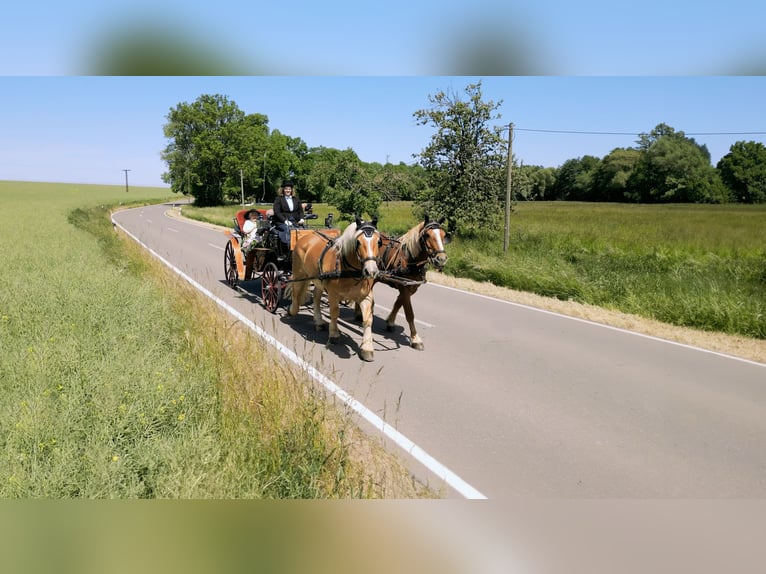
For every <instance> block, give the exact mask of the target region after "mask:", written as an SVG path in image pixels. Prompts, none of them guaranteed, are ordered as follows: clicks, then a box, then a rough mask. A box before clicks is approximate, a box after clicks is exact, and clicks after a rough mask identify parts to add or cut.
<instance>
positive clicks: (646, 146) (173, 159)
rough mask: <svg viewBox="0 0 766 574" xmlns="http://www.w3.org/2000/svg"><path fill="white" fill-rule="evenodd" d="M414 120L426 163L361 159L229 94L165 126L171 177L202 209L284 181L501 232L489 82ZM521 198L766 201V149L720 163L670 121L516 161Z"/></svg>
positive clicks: (752, 148)
mask: <svg viewBox="0 0 766 574" xmlns="http://www.w3.org/2000/svg"><path fill="white" fill-rule="evenodd" d="M428 101H429V104H430V105H429V107H427V108H424V109H421V110H417V111H415V112H414V113H413V116H414V117H415V119H416V121H417V123H418V124H419V125H423V126H429V127H431V128H433V130H434V133H433V135H432V136H431V141H430V142H429V144H428V145H427V146H426V147H425V148H424V149H423V150H421V151H420V153H419V154H416V155H415V157H417V158H418V160H419V161H418V162H416V163H414V164H411V165H408V164H405V163H403V162H401V163H399V164H397V165H394V164H390V163H386V164H380V163H377V162H372V163H368V162H363V161H361V160H360V159H359V157H358V156H357V154H356V153H355V152H354V150H353V149H351V148H350V147H349V148H347V149H344V150H340V149H335V148H330V147H324V146H319V147H309V146H308V145H307V144H306V143H305V142H304V141H303V140H302V139H301V138H300V137H295V136H289V135H286V134H283V133H281V132H280V131H279V130H277V129H270V128H269V125H268V117H267V116H266V115H264V114H258V113H255V114H245V113H244V112H243V111H242V110H240V109H239V107H238V106H237V104H236V103H235V102H233V101H231V100H229V99H228V97H226V96H222V95H220V94H215V95H202V96H200V97H199V98H197V100H195V101H194V102H192V103H179V104H178V105H176V106H175V107H174V108H172V109H171V110H170V112H169V113H168V115H167V120H168V121H167V123H166V124H165V125H164V128H163V129H164V134H165V137H166V138H167V139H168V140H169V143H168V145H167V147H166V148H165V149H164V150H163V152H162V159H163V160H164V161H165V162H166V164H167V166H168V171H167V172H166V173H164V174H163V180H164V181H165V182H166V183H169V184H170V186H171V189H172V190H173V191H174V192H178V193H182V194H184V195H189V196H193V197H194V198H195V203H196V204H197V205H200V206H212V205H221V204H225V203H237V202H240V201H241V199H242V198H243V196H244V198H245V200H246V201H248V202H271V201H273V199H274V198H275V197H276V194H277V192H278V189H279V186H280V185H281V183H282V181H283V180H284V179H287V178H290V179H292V180H293V181H294V182H295V185H296V187H297V189H298V192H299V195H300V197H301V198H302V199H304V200H307V201H315V202H325V203H329V204H331V205H333V206H335V207H336V209H337V210H338V211H339V212H340V213H341V214H346V215H351V214H355V213H360V214H362V213H367V214H375V213H377V210H378V209H379V206H380V204H381V202H382V201H388V200H410V201H413V202H414V203H415V207H416V209H417V210H419V211H420V212H421V213H422V212H424V211H426V212H428V213H429V214H432V215H434V216H442V215H443V216H445V217H446V218H447V221H448V226H449V228H450V229H451V230H452V231H454V232H455V233H459V234H464V235H470V234H475V233H480V232H481V231H482V230H484V229H487V228H489V227H490V226H492V225H496V224H497V223H498V220H499V216H500V214H501V213H502V211H503V210H502V207H501V206H502V203H503V201H504V199H505V195H506V185H507V171H508V170H507V165H508V158H507V143H506V138H505V137H504V135H503V130H504V129H505V128H504V127H503V126H500V127H498V126H497V125H492V124H493V122H494V121H496V120H498V119H499V118H500V114H499V113H498V111H497V110H498V108H499V107H500V105H501V104H502V101H500V102H494V101H491V100H490V101H485V100H484V98H483V96H482V91H481V82H479V83H476V84H469V85H468V86H467V87H466V88H465V94H459V93H457V92H444V91H440V92H438V93H436V94H433V95H429V96H428ZM511 161H512V166H511V167H512V170H511V171H512V178H511V181H512V194H513V197H514V198H516V199H526V200H538V201H540V200H542V201H552V200H564V201H608V202H635V203H671V202H672V203H684V202H694V203H728V202H738V203H764V202H766V146H764V145H763V144H762V143H759V142H754V141H738V142H736V143H735V144H733V145H732V146H731V148H730V150H729V153H727V154H726V155H725V156H724V157H723V158H721V160H720V161H719V162H718V164H717V165H715V166H713V165H712V164H711V157H710V153H709V151H708V150H707V147H706V146H705V145H701V144H698V143H697V142H696V141H695V140H694V139H693V138H691V137H688V136H687V135H685V134H684V132H683V131H677V130H676V129H675V128H673V127H671V126H669V125H667V124H664V123H661V124H658V125H657V126H656V127H655V128H654V129H652V130H651V131H650V132H648V133H642V134H639V136H638V140H637V141H636V146H635V147H625V148H615V149H614V150H612V151H611V152H610V153H608V154H607V155H606V156H604V157H603V158H598V157H595V156H590V155H585V156H582V157H578V158H574V159H569V160H567V161H565V162H564V163H563V164H562V165H560V166H558V167H544V166H535V165H523V163H522V164H521V165H520V164H519V163H518V161H517V158H516V157H513V158H512V160H511Z"/></svg>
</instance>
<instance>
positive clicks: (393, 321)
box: [386, 289, 404, 331]
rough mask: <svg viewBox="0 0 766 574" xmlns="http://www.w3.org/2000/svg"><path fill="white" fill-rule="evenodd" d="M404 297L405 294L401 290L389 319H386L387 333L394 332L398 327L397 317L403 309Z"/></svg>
mask: <svg viewBox="0 0 766 574" xmlns="http://www.w3.org/2000/svg"><path fill="white" fill-rule="evenodd" d="M403 297H404V293H403V291H402V290H401V289H399V296H398V297H397V298H396V301H394V306H393V308H392V309H391V312H390V313H389V314H388V317H386V331H393V330H394V327H396V315H397V314H398V313H399V309H401V308H402V299H403Z"/></svg>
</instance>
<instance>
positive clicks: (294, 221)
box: [273, 179, 306, 253]
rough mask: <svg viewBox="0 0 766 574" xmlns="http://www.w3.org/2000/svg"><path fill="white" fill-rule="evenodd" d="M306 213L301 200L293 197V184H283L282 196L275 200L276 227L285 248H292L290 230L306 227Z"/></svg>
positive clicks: (287, 249) (290, 182) (286, 250)
mask: <svg viewBox="0 0 766 574" xmlns="http://www.w3.org/2000/svg"><path fill="white" fill-rule="evenodd" d="M304 218H305V213H304V211H303V205H302V204H301V201H300V199H298V198H297V197H296V196H295V195H293V182H292V181H291V180H289V179H288V180H285V182H284V183H283V184H282V195H279V196H277V198H276V199H275V200H274V217H273V221H274V225H275V226H276V228H277V230H278V232H279V239H280V241H281V243H282V244H283V246H282V247H284V248H285V253H287V252H288V251H289V248H290V228H292V227H293V226H301V227H302V226H303V225H305V223H306V222H305V219H304Z"/></svg>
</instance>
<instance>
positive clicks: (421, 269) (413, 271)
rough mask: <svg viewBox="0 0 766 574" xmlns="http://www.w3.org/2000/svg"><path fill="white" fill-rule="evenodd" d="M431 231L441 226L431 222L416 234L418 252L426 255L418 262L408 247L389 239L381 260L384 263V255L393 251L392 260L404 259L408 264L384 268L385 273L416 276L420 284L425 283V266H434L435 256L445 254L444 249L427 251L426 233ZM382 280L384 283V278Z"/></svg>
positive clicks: (398, 239) (397, 240)
mask: <svg viewBox="0 0 766 574" xmlns="http://www.w3.org/2000/svg"><path fill="white" fill-rule="evenodd" d="M431 229H441V226H440V225H439V223H438V222H436V221H432V222H430V223H428V224H426V225H424V226H423V229H422V230H421V231H420V233H419V234H418V244H419V245H420V252H421V253H425V254H426V256H425V258H423V259H422V260H420V261H419V262H418V260H417V259H416V257H415V254H414V253H412V250H411V249H410V248H409V246H408V245H406V244H404V243H402V242H401V239H400V238H395V237H390V238H389V243H388V245H386V249H385V251H384V253H383V256H382V257H381V259H382V260H383V261H385V260H386V255H387V254H388V252H389V250H391V249H395V250H396V252H395V254H394V258H393V260H394V261H401V260H402V259H404V260H405V261H407V262H408V263H407V265H406V266H402V265H399V266H398V267H394V268H386V273H387V274H391V275H410V276H412V275H417V276H420V281H421V282H422V283H425V279H426V264H427V263H431V265H435V263H436V258H437V256H438V255H439V254H441V253H446V251H445V250H444V249H436V250H429V249H428V246H427V245H426V232H427V231H429V230H431ZM394 244H396V245H397V246H396V247H392V246H393V245H394ZM402 252H404V253H402ZM382 280H383V281H385V278H384V279H382Z"/></svg>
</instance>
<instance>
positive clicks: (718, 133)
mask: <svg viewBox="0 0 766 574" xmlns="http://www.w3.org/2000/svg"><path fill="white" fill-rule="evenodd" d="M514 130H516V131H519V132H540V133H549V134H582V135H599V136H639V135H641V134H646V133H648V132H593V131H578V130H538V129H532V128H517V127H514ZM684 135H687V136H762V135H766V132H684Z"/></svg>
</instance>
